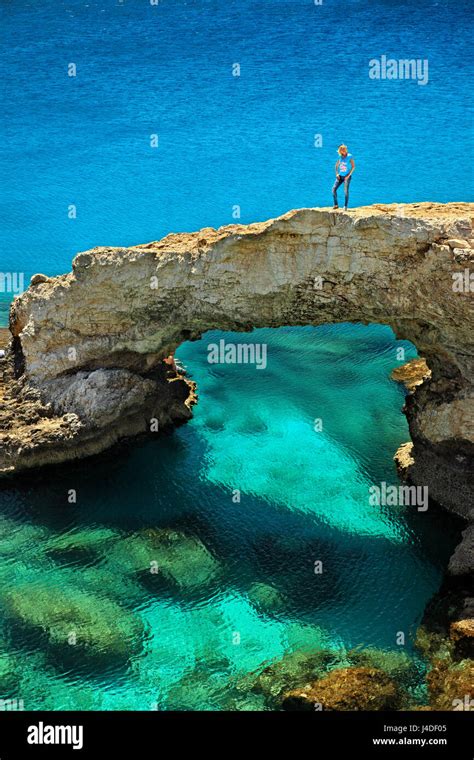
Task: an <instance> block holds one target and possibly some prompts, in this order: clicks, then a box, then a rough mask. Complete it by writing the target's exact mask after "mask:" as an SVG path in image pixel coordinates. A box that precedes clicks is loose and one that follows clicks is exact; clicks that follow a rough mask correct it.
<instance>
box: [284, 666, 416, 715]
mask: <svg viewBox="0 0 474 760" xmlns="http://www.w3.org/2000/svg"><path fill="white" fill-rule="evenodd" d="M406 703H407V698H406V695H405V694H404V693H403V691H402V690H401V689H400V687H399V686H398V684H396V683H395V681H393V680H392V679H391V678H390V677H389V676H387V674H386V673H384V672H383V671H382V670H377V669H376V668H355V667H353V668H338V669H337V670H332V671H331V672H330V673H329V674H328V675H327V676H325V677H324V678H321V679H320V680H317V681H313V682H312V683H309V684H307V685H306V686H304V687H302V688H299V689H294V690H293V691H290V692H287V693H286V694H285V695H284V696H283V699H282V707H283V709H284V710H315V709H320V710H321V709H322V710H400V709H402V708H403V706H404V705H406Z"/></svg>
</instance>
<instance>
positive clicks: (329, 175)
mask: <svg viewBox="0 0 474 760" xmlns="http://www.w3.org/2000/svg"><path fill="white" fill-rule="evenodd" d="M470 5H471V3H469V2H464V1H463V0H461V1H459V0H457V1H456V2H454V0H446V1H445V2H442V1H441V0H440V1H439V2H433V1H432V0H416V2H415V1H413V2H407V1H403V0H401V1H400V2H393V1H392V0H372V1H371V2H362V0H345V2H342V1H341V0H323V3H322V4H321V5H315V4H314V2H313V1H312V0H260V1H257V0H238V1H237V0H225V1H224V0H219V1H218V0H200V1H199V2H198V1H197V0H196V1H194V0H187V1H184V0H160V2H159V3H158V5H156V6H155V5H151V4H150V3H149V2H146V1H145V0H123V2H120V1H119V0H111V1H110V2H105V1H101V2H93V1H92V0H91V2H87V3H85V2H79V0H73V1H71V2H60V1H59V0H42V2H41V3H33V2H24V1H23V0H11V1H10V2H5V3H2V7H1V36H2V41H3V43H4V45H3V54H2V57H3V60H2V64H1V76H2V80H3V98H2V117H3V118H2V132H1V136H2V149H3V150H2V162H3V165H2V169H3V182H2V187H1V197H0V206H1V215H2V232H1V235H2V246H1V264H0V271H1V272H3V273H17V274H23V275H24V280H25V285H27V283H28V281H29V277H30V276H31V275H32V274H33V273H35V272H44V273H46V274H49V275H53V274H57V273H60V272H65V271H68V270H69V269H70V264H71V259H72V257H73V256H74V255H75V253H77V252H78V251H81V250H85V249H87V248H89V247H93V246H96V245H120V246H126V245H133V244H138V243H142V242H146V241H148V240H156V239H158V238H160V237H161V236H163V235H165V234H167V233H169V232H178V231H191V230H195V229H198V228H200V227H205V226H214V227H217V226H219V225H223V224H227V223H232V222H235V221H239V220H240V221H241V222H243V223H247V222H251V221H259V220H263V219H265V218H269V217H273V216H276V215H278V214H281V213H284V212H286V211H288V210H289V209H291V208H296V207H305V206H306V207H307V206H328V205H332V198H331V192H330V191H331V185H332V182H333V177H334V163H335V160H336V157H337V155H336V149H337V146H338V145H339V144H340V143H341V142H344V143H347V145H348V146H349V150H350V152H351V153H352V154H353V156H354V158H355V161H356V172H355V175H354V178H353V181H352V186H351V203H352V205H357V206H358V205H364V204H371V203H375V202H408V201H410V202H412V201H413V202H414V201H427V200H430V201H466V200H470V191H471V188H472V166H473V162H472V158H471V154H472V120H470V119H469V112H468V111H467V101H468V95H470V91H471V89H472V85H471V84H470V81H469V67H470V62H472V39H471V35H469V33H468V32H467V30H468V28H469V22H470V18H469V15H470V14H469V8H470ZM463 30H464V32H463ZM382 55H386V56H387V57H389V58H390V57H391V58H394V59H407V58H415V59H420V60H422V61H427V62H428V71H429V80H428V83H427V84H426V85H420V84H418V83H417V81H415V80H400V79H399V80H374V79H371V78H369V61H370V60H371V59H374V58H380V57H381V56H382ZM71 64H75V66H76V76H68V67H69V70H71ZM238 67H240V70H239V69H238ZM237 72H238V73H239V76H234V74H235V73H237ZM152 136H156V137H155V138H153V137H152ZM317 136H319V137H317ZM153 141H155V142H157V147H152V142H153ZM468 146H471V148H470V149H469V150H468ZM12 296H13V293H11V292H0V326H1V325H5V324H6V323H7V309H8V304H9V302H10V301H11V299H12ZM221 337H224V338H225V339H226V340H227V341H232V340H234V341H236V342H238V341H240V340H242V336H241V335H239V336H235V335H232V334H228V333H225V334H224V333H216V334H215V335H214V334H207V335H206V336H205V337H204V338H203V340H201V341H197V342H195V343H192V344H184V345H183V346H182V347H181V348H180V349H179V351H178V358H179V360H180V362H181V363H182V364H183V365H184V366H185V368H186V369H187V371H188V373H189V375H190V376H191V377H192V378H193V379H195V380H196V381H197V382H198V389H199V403H198V405H197V406H196V407H195V416H194V419H193V420H192V421H191V422H190V423H188V424H187V425H185V426H183V427H180V428H179V429H177V430H176V431H174V432H173V433H169V434H167V435H164V436H162V437H160V438H158V439H157V440H153V441H147V442H143V441H141V442H139V443H137V444H136V445H129V446H124V447H122V448H120V449H119V450H118V451H116V452H113V453H112V454H110V455H107V456H103V457H100V458H97V459H93V460H91V461H89V462H87V463H86V464H85V465H84V466H82V467H81V466H80V467H75V468H71V469H68V468H65V469H63V470H61V471H60V472H57V471H55V472H54V474H48V472H47V471H45V473H43V474H42V475H41V477H38V478H36V479H35V480H33V481H32V480H30V479H24V480H22V481H20V482H19V483H15V484H6V485H5V484H4V485H2V487H1V490H0V612H1V615H0V698H2V697H11V698H19V699H23V700H24V703H25V708H26V709H39V708H46V709H74V708H76V709H81V708H82V709H91V708H96V709H144V710H147V709H154V708H157V709H173V708H180V709H222V708H226V707H227V708H229V707H230V708H231V709H263V708H264V707H265V704H264V703H263V701H262V699H261V698H260V697H256V696H255V695H253V696H251V697H250V696H249V695H248V694H247V693H246V692H245V690H243V689H242V688H241V687H238V688H237V687H236V684H238V683H239V679H242V678H246V677H247V676H248V674H249V673H251V672H252V671H257V672H258V671H259V670H261V669H262V667H264V665H265V664H268V663H269V662H273V661H276V660H278V659H280V658H281V657H283V656H284V655H285V654H287V653H291V652H294V651H299V650H309V651H311V650H319V649H321V650H322V649H325V650H332V651H333V652H334V653H336V654H335V655H334V656H335V657H336V656H337V658H339V661H340V662H344V661H346V660H345V659H344V658H347V656H348V655H347V653H348V651H349V650H350V649H351V648H353V647H361V648H362V649H366V648H370V650H371V651H372V652H373V651H375V650H383V653H382V655H380V652H379V653H378V654H377V655H374V656H377V657H379V659H380V657H381V656H382V657H383V656H386V657H387V658H390V656H393V655H394V653H395V656H400V657H401V656H406V657H409V658H414V662H415V663H416V667H417V668H419V669H420V673H421V672H422V670H423V663H422V661H420V659H419V657H418V656H417V655H416V654H415V653H414V651H413V646H412V642H411V636H412V635H413V633H414V631H415V629H416V626H417V624H418V623H419V621H420V619H421V615H422V613H423V609H424V607H425V605H426V602H427V600H428V599H429V598H430V596H431V595H432V594H433V593H434V592H435V591H436V590H437V588H438V587H439V584H440V581H441V577H442V571H443V568H444V567H445V565H446V561H447V558H448V556H449V554H450V551H451V550H452V548H453V546H454V542H455V540H456V533H455V528H456V525H455V524H451V523H450V521H449V520H448V518H447V517H446V516H443V517H440V516H439V515H438V513H437V510H436V509H435V508H433V509H430V510H429V511H428V512H427V513H417V512H416V510H413V508H412V509H410V508H404V507H374V506H371V505H370V504H369V501H368V488H369V487H370V485H371V484H374V483H380V482H381V481H385V482H387V483H397V482H398V481H397V478H396V473H395V469H394V466H393V461H392V457H393V454H394V452H395V450H396V449H397V447H398V446H399V445H400V443H403V442H404V441H407V440H408V438H409V434H408V429H407V425H406V421H405V418H404V416H403V415H402V413H401V407H402V405H403V397H404V391H403V389H402V388H401V387H400V386H399V385H397V384H395V383H394V382H393V381H392V380H390V371H391V370H392V369H393V367H395V366H397V365H399V364H400V363H403V362H402V361H401V360H400V358H399V355H397V348H400V347H404V348H405V351H406V359H409V358H412V357H414V356H416V348H415V347H414V346H411V345H410V344H408V343H406V342H401V341H397V340H396V338H395V336H394V335H393V333H392V332H391V330H390V329H389V328H388V327H386V326H382V325H370V326H362V325H348V324H342V325H332V326H331V325H328V326H322V327H319V328H309V327H308V328H298V329H295V328H281V329H279V330H258V331H256V332H254V333H253V334H252V340H255V341H257V342H261V343H265V344H266V345H267V346H268V367H267V369H266V370H265V371H261V372H259V371H257V370H256V369H255V367H253V366H243V365H220V366H211V365H210V364H209V363H208V362H207V351H206V347H207V345H208V343H209V342H210V341H211V340H219V339H220V338H221ZM247 339H249V338H248V336H247ZM317 419H322V420H323V427H322V430H315V426H314V422H315V420H317ZM70 488H75V489H76V490H77V493H78V501H77V503H76V504H74V505H71V504H69V503H68V502H67V498H66V494H67V492H68V490H69V489H70ZM237 492H239V499H240V500H237V497H236V493H237ZM319 561H321V562H322V563H323V567H324V572H323V573H322V574H320V575H318V574H316V573H315V563H316V562H319ZM153 563H155V564H153ZM154 568H155V569H156V572H154ZM400 632H404V633H405V634H406V644H405V645H404V646H403V647H400V646H398V645H397V644H396V637H397V635H398V634H399V633H400ZM420 683H421V679H420ZM417 688H419V684H418V685H417V684H416V683H415V684H414V685H413V694H414V698H419V699H421V700H422V699H423V695H422V690H421V691H420V693H419V694H418V692H417Z"/></svg>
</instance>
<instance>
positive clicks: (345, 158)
mask: <svg viewBox="0 0 474 760" xmlns="http://www.w3.org/2000/svg"><path fill="white" fill-rule="evenodd" d="M337 152H338V153H339V158H338V159H337V161H336V165H335V167H334V169H335V172H336V181H335V183H334V186H333V188H332V197H333V199H334V206H333V208H335V209H336V208H339V204H338V202H337V190H338V188H339V187H340V186H341V185H342V183H343V182H344V211H347V206H348V204H349V185H350V184H351V177H352V173H353V171H354V169H355V163H354V158H353V156H352V153H349V152H348V150H347V145H340V146H339V148H338V149H337Z"/></svg>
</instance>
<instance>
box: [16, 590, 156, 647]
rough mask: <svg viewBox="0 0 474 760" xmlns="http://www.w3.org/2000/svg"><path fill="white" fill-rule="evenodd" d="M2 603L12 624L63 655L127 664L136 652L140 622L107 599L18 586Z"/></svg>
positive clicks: (141, 634) (78, 591)
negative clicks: (38, 636) (36, 634)
mask: <svg viewBox="0 0 474 760" xmlns="http://www.w3.org/2000/svg"><path fill="white" fill-rule="evenodd" d="M2 601H3V607H4V610H5V613H6V615H7V617H8V618H10V620H11V621H13V622H15V623H17V624H20V625H22V626H24V627H27V628H30V629H32V630H36V631H39V632H41V633H42V634H44V635H45V636H46V638H47V640H48V642H49V644H50V645H51V646H52V647H53V648H54V649H55V650H57V651H62V653H63V654H64V655H66V654H69V655H70V656H71V657H72V656H73V654H74V653H75V652H79V653H80V655H81V656H86V657H92V658H98V659H99V660H101V659H102V660H107V659H117V660H126V659H128V658H129V657H130V656H132V655H133V654H137V653H138V652H139V651H140V649H141V640H142V636H143V626H142V624H141V621H140V619H139V618H138V617H136V616H134V615H132V613H130V612H129V611H128V610H126V609H125V608H124V607H121V606H120V605H118V604H116V603H115V602H112V601H110V600H109V599H107V598H104V597H97V596H94V595H92V594H90V593H86V592H84V591H81V590H79V589H76V588H71V587H65V588H64V589H62V588H61V589H60V588H55V587H51V586H40V585H34V584H22V585H18V586H17V587H15V588H13V589H9V590H8V591H7V592H6V593H5V595H4V598H3V600H2Z"/></svg>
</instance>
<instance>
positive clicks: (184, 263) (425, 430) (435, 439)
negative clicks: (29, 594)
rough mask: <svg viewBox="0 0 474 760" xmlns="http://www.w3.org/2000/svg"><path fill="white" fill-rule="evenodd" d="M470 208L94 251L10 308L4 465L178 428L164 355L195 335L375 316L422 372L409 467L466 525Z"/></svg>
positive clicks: (410, 406)
mask: <svg viewBox="0 0 474 760" xmlns="http://www.w3.org/2000/svg"><path fill="white" fill-rule="evenodd" d="M472 209H473V206H472V204H471V205H470V204H466V203H450V204H431V203H420V204H413V205H398V206H382V205H376V206H370V207H366V208H360V209H357V210H355V211H352V212H348V213H344V212H338V213H334V212H332V211H330V210H326V209H300V210H297V211H290V212H289V213H287V214H285V215H283V216H282V217H279V218H277V219H271V220H269V221H267V222H262V223H258V224H250V225H230V226H227V227H222V228H220V229H218V230H215V229H212V228H206V229H203V230H200V231H199V232H196V233H191V234H177V235H174V234H173V235H168V236H167V237H165V238H163V239H162V240H159V241H156V242H151V243H146V244H142V245H138V246H134V247H132V248H106V247H105V248H94V249H92V250H90V251H86V252H85V253H80V254H78V255H77V256H76V257H75V259H74V261H73V271H72V272H71V273H69V274H66V275H61V276H59V277H54V278H44V277H43V276H37V277H35V278H34V284H33V285H31V286H30V287H29V288H28V290H26V291H25V293H23V294H22V295H21V296H18V297H17V298H16V299H15V300H14V302H13V304H12V307H11V313H10V331H11V334H12V341H11V343H10V350H9V354H8V356H7V358H6V359H5V360H3V361H2V363H1V365H0V366H1V367H3V369H2V376H3V380H2V379H1V378H0V397H1V398H2V401H3V404H2V412H1V417H0V422H1V431H2V432H1V441H0V442H1V444H2V446H1V453H0V472H1V473H3V474H5V473H16V472H19V471H21V470H24V469H26V468H31V467H35V466H38V465H43V464H46V463H50V462H61V461H68V460H70V459H73V458H79V457H84V456H88V455H90V454H94V453H97V452H99V451H102V450H103V449H105V448H107V447H108V446H110V445H112V444H113V443H114V442H115V441H117V440H119V439H120V438H123V437H125V436H131V435H135V434H137V433H142V432H146V431H148V430H150V427H151V420H154V419H156V420H157V422H158V426H162V425H165V424H170V423H173V422H175V421H180V420H186V419H188V418H189V416H190V414H191V412H190V406H191V404H192V403H193V402H194V400H195V399H194V395H193V388H192V386H190V384H189V383H188V382H187V381H186V380H185V378H184V377H183V376H182V375H179V374H176V373H172V372H170V371H169V370H168V369H167V368H166V365H164V364H163V358H164V357H166V356H168V355H169V354H170V353H171V352H172V351H174V349H175V348H176V347H177V346H178V345H179V344H180V343H181V342H182V341H184V340H189V339H195V338H198V337H199V336H201V335H202V334H203V333H204V332H205V331H206V330H209V329H216V328H219V329H223V330H241V331H249V330H251V329H252V328H254V327H263V326H267V327H268V326H272V327H277V326H279V325H309V324H311V325H318V324H321V323H327V322H340V321H350V322H365V323H368V322H379V323H385V324H389V325H390V326H391V327H392V328H393V329H394V331H395V333H396V335H397V336H398V337H400V338H406V339H409V340H411V341H412V342H413V343H414V344H415V345H416V347H417V348H418V351H419V352H420V354H421V355H422V356H423V358H424V359H425V360H426V362H427V365H428V367H429V369H430V370H431V373H432V376H431V378H430V379H426V380H425V381H424V382H422V384H421V385H418V386H417V387H416V389H415V392H414V393H412V394H411V395H409V396H408V397H407V402H406V414H407V417H408V422H409V426H410V433H411V438H412V442H413V445H412V447H411V449H410V452H409V453H410V456H409V457H405V464H406V466H405V472H404V474H405V476H406V477H407V478H408V479H409V480H411V481H413V482H414V483H417V484H421V485H427V486H428V488H429V493H430V496H431V497H432V498H434V499H435V500H436V501H438V502H439V503H441V504H443V505H444V506H446V507H447V508H449V509H451V510H453V511H455V512H457V513H459V514H460V515H462V516H463V517H465V518H470V517H471V514H472V513H471V510H472V506H473V490H474V469H473V462H474V403H473V396H474V392H473V384H474V380H473V378H474V342H473V337H472V336H473V335H474V310H473V309H472V300H473V288H474V285H473V283H472V276H471V274H470V271H469V266H470V265H471V266H472V264H473V263H474V243H473V239H472V228H471V216H472ZM394 363H395V362H394ZM406 453H408V452H406Z"/></svg>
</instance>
